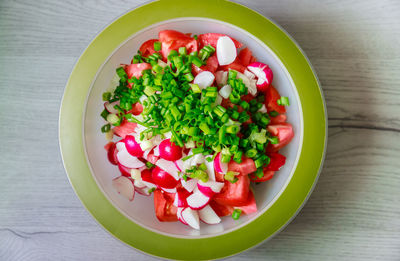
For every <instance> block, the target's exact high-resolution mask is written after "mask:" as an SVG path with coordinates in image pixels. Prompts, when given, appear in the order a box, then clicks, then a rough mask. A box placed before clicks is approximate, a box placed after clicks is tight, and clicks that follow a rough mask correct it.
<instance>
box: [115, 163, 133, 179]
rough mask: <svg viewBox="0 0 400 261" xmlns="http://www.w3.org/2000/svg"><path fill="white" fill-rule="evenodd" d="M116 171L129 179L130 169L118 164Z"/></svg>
mask: <svg viewBox="0 0 400 261" xmlns="http://www.w3.org/2000/svg"><path fill="white" fill-rule="evenodd" d="M118 169H119V171H120V172H121V174H122V175H123V176H125V177H128V178H130V177H131V169H130V168H127V167H125V166H122V165H121V164H119V163H118Z"/></svg>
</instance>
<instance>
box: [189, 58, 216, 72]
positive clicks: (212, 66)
mask: <svg viewBox="0 0 400 261" xmlns="http://www.w3.org/2000/svg"><path fill="white" fill-rule="evenodd" d="M217 69H218V59H217V56H216V55H215V54H213V55H211V56H210V58H208V59H207V63H206V65H203V66H201V67H200V68H199V67H197V66H196V65H194V64H192V73H193V75H195V76H196V75H197V74H199V73H201V72H203V71H210V72H212V73H215V71H216V70H217Z"/></svg>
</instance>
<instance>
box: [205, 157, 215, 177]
mask: <svg viewBox="0 0 400 261" xmlns="http://www.w3.org/2000/svg"><path fill="white" fill-rule="evenodd" d="M204 164H205V165H206V167H207V173H208V179H209V180H212V181H215V170H214V162H212V161H208V160H206V161H205V162H204Z"/></svg>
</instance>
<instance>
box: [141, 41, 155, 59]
mask: <svg viewBox="0 0 400 261" xmlns="http://www.w3.org/2000/svg"><path fill="white" fill-rule="evenodd" d="M157 41H158V39H150V40H147V41H146V42H144V43H143V44H142V45H141V46H140V48H139V51H140V52H141V53H142V56H144V57H147V56H149V55H152V54H153V53H155V52H156V51H155V50H154V43H155V42H157Z"/></svg>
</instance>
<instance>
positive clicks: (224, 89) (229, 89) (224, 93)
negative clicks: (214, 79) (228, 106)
mask: <svg viewBox="0 0 400 261" xmlns="http://www.w3.org/2000/svg"><path fill="white" fill-rule="evenodd" d="M231 92H232V87H231V86H230V85H229V84H227V85H224V87H222V88H221V89H220V90H219V95H221V96H222V97H223V98H225V99H228V98H229V95H231Z"/></svg>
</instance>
